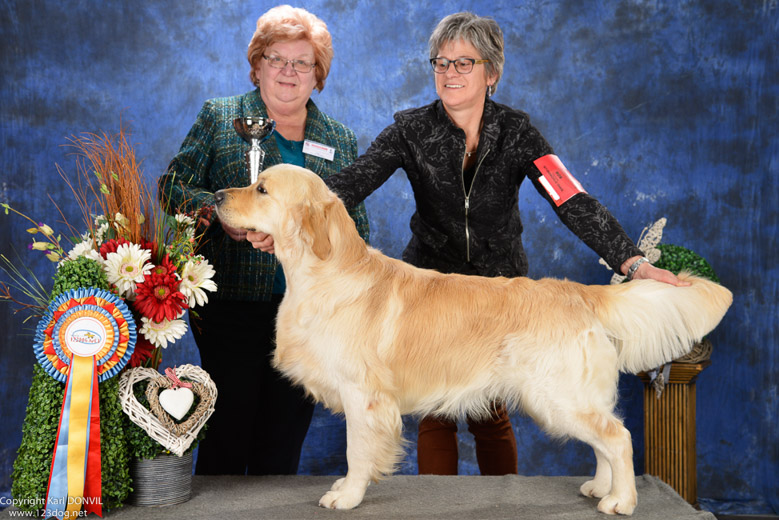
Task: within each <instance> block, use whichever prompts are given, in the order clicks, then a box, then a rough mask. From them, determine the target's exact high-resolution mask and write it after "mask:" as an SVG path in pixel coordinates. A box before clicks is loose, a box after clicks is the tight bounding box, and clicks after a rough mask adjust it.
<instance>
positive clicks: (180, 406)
mask: <svg viewBox="0 0 779 520" xmlns="http://www.w3.org/2000/svg"><path fill="white" fill-rule="evenodd" d="M194 401H195V395H194V394H193V393H192V390H190V389H189V388H168V389H167V390H163V391H162V392H160V406H162V409H163V410H165V411H166V412H168V413H169V414H170V415H171V417H173V418H175V419H176V420H177V421H180V420H181V418H182V417H184V416H185V415H187V412H188V411H189V409H190V408H192V403H193V402H194Z"/></svg>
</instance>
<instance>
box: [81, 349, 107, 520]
mask: <svg viewBox="0 0 779 520" xmlns="http://www.w3.org/2000/svg"><path fill="white" fill-rule="evenodd" d="M95 365H97V361H96V360H95ZM92 373H93V374H94V375H93V380H92V410H91V413H90V416H89V451H88V453H87V470H86V479H85V481H84V511H85V512H86V513H87V514H89V513H95V514H96V515H97V516H99V517H101V518H102V517H103V490H102V480H103V475H102V468H101V464H102V461H101V458H100V393H99V388H98V381H97V366H95V369H94V370H93V371H92Z"/></svg>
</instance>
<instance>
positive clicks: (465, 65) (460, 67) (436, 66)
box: [430, 58, 490, 74]
mask: <svg viewBox="0 0 779 520" xmlns="http://www.w3.org/2000/svg"><path fill="white" fill-rule="evenodd" d="M489 61H490V60H477V59H474V58H456V59H454V60H448V59H446V58H430V65H432V66H433V72H435V73H436V74H443V73H445V72H446V71H447V70H449V65H451V64H454V70H456V71H457V72H459V73H460V74H470V73H471V71H472V70H473V66H474V65H480V64H482V63H489Z"/></svg>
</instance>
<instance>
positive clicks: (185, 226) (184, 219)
mask: <svg viewBox="0 0 779 520" xmlns="http://www.w3.org/2000/svg"><path fill="white" fill-rule="evenodd" d="M173 218H175V219H176V223H177V224H178V229H179V230H181V231H183V232H184V236H185V237H186V238H187V239H190V238H194V237H195V220H194V219H193V218H192V217H189V216H187V215H185V214H183V213H177V214H176V216H175V217H173Z"/></svg>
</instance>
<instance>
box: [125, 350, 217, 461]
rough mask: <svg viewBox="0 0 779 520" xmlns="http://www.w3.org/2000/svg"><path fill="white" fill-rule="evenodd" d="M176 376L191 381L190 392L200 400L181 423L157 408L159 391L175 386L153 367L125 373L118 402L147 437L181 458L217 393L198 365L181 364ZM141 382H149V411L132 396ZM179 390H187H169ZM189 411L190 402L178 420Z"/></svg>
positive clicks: (197, 431)
mask: <svg viewBox="0 0 779 520" xmlns="http://www.w3.org/2000/svg"><path fill="white" fill-rule="evenodd" d="M175 374H176V375H177V376H178V377H181V378H184V379H187V380H188V381H191V382H192V383H191V385H192V389H191V391H192V393H193V394H194V395H196V396H197V397H198V398H199V399H200V402H199V403H198V405H197V407H196V408H195V410H194V412H192V414H191V415H190V417H189V418H188V419H187V420H186V421H184V422H182V423H180V424H179V423H176V422H174V420H173V418H172V417H171V416H170V415H169V413H168V412H166V411H165V410H164V409H163V408H162V406H160V397H159V396H160V393H161V391H164V392H167V391H169V390H168V389H171V388H172V387H173V386H174V385H175V383H174V381H173V380H171V379H169V378H167V377H164V376H162V374H160V373H159V372H157V371H156V370H154V369H153V368H143V367H139V368H132V369H130V370H126V371H125V372H124V373H123V374H122V376H121V378H120V379H119V399H120V401H121V403H122V410H124V413H126V414H127V415H128V417H129V418H130V420H131V421H132V422H134V423H135V424H137V425H138V426H140V427H141V428H142V429H143V430H144V431H145V432H146V433H147V434H148V435H149V437H151V438H152V439H154V440H155V441H157V442H159V443H160V444H161V445H162V446H164V447H165V448H167V449H168V450H170V451H171V452H172V453H174V454H176V455H178V456H179V457H180V456H182V455H183V454H184V452H185V451H186V450H187V449H188V448H189V447H190V446H191V445H192V443H193V442H194V441H195V439H196V438H197V434H198V433H199V432H200V430H201V429H202V428H203V426H204V425H205V424H206V421H207V420H208V419H209V417H211V414H212V413H214V404H215V403H216V397H217V390H216V385H215V384H214V382H213V381H212V380H211V378H210V377H209V375H208V373H207V372H206V371H205V370H203V369H202V368H200V367H198V366H194V365H182V366H180V367H178V368H176V370H175ZM142 381H148V382H149V384H148V386H147V387H146V397H147V399H148V400H149V407H150V408H151V410H149V409H146V408H145V407H144V406H143V405H141V403H140V402H138V399H136V398H135V394H134V393H133V386H134V385H135V384H136V383H140V382H142ZM181 390H187V389H186V388H176V390H170V391H172V392H179V391H181ZM182 407H183V405H182ZM189 408H191V403H190V405H189V406H188V407H187V410H185V411H184V412H183V414H182V415H181V417H184V415H186V413H187V411H188V410H189Z"/></svg>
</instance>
